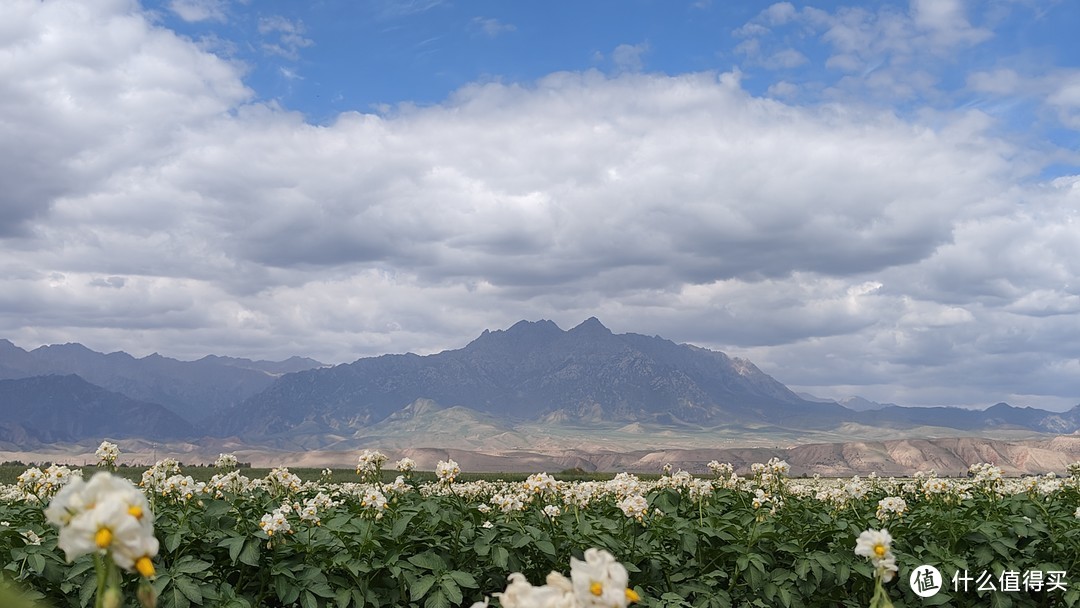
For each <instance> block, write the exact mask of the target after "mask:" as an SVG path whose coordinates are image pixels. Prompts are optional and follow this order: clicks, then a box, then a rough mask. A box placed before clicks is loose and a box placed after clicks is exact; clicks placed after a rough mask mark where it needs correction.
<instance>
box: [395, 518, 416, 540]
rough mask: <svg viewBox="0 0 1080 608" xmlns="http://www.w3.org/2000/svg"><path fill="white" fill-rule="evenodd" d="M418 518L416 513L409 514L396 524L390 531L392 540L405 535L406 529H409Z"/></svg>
mask: <svg viewBox="0 0 1080 608" xmlns="http://www.w3.org/2000/svg"><path fill="white" fill-rule="evenodd" d="M414 517H416V513H409V514H408V515H406V516H404V517H402V518H401V519H399V520H397V521H395V522H394V527H393V528H391V529H390V538H398V537H400V536H401V535H402V534H404V533H405V530H406V528H408V527H409V523H410V522H412V520H413V518H414Z"/></svg>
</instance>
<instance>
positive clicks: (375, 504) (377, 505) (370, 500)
mask: <svg viewBox="0 0 1080 608" xmlns="http://www.w3.org/2000/svg"><path fill="white" fill-rule="evenodd" d="M360 506H361V507H367V508H369V509H374V510H376V511H382V510H383V509H385V508H386V496H384V495H383V493H382V492H380V491H379V490H378V489H377V488H368V489H367V491H366V492H364V496H363V497H362V498H361V499H360Z"/></svg>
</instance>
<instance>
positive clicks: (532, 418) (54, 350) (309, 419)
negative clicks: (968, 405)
mask: <svg viewBox="0 0 1080 608" xmlns="http://www.w3.org/2000/svg"><path fill="white" fill-rule="evenodd" d="M72 374H77V375H78V377H77V378H76V377H75V376H72ZM2 378H8V379H11V380H24V381H26V383H24V384H16V385H10V386H9V388H8V392H6V393H4V392H0V412H5V411H8V410H10V411H11V412H15V413H18V414H19V415H18V416H15V417H11V418H10V419H9V418H7V417H5V418H3V419H0V441H7V442H10V443H14V444H19V443H20V441H22V440H25V441H45V440H44V439H41V438H42V437H69V436H76V435H79V433H84V432H86V433H89V432H90V431H88V430H86V429H91V428H94V429H96V428H99V427H98V426H95V425H97V424H98V421H97V420H89V419H86V417H87V416H91V417H92V416H98V417H103V419H106V420H112V421H115V419H113V418H110V416H112V415H113V414H112V412H113V411H114V410H109V411H105V410H100V408H101V407H104V404H109V405H110V407H114V409H115V407H119V406H124V407H126V408H128V409H126V410H124V411H127V412H132V411H135V410H134V409H131V407H130V406H131V404H132V403H138V404H140V407H141V408H142V410H141V411H144V412H147V414H145V415H142V416H137V415H134V414H133V415H132V416H131V417H130V419H128V420H124V421H122V425H121V426H122V428H123V429H124V431H123V432H125V433H128V434H129V436H133V437H136V436H141V437H146V438H153V437H160V436H164V435H163V433H164V434H167V433H169V432H174V433H175V434H178V435H183V436H187V435H188V434H189V433H190V434H192V435H194V436H201V437H206V436H216V437H233V436H236V437H241V438H243V439H244V440H245V441H247V442H249V443H250V444H252V445H263V446H274V447H277V448H284V449H317V448H325V447H327V446H335V449H355V448H358V447H362V446H365V445H376V444H378V443H379V441H388V442H390V443H393V444H396V445H410V444H414V445H415V443H413V442H415V441H422V442H423V443H424V445H426V446H430V447H438V446H440V445H449V444H458V443H463V444H467V445H470V446H473V447H491V448H495V447H505V448H507V449H510V448H520V447H523V446H524V447H530V446H539V445H544V446H547V447H549V448H551V449H556V448H558V446H559V445H578V444H583V443H594V444H596V445H600V444H603V445H620V446H626V445H627V443H628V442H629V443H630V444H635V443H636V440H634V439H633V438H634V437H638V436H640V437H642V438H643V440H644V439H645V438H646V437H647V438H649V439H650V441H651V440H660V439H661V438H664V437H667V438H669V440H670V441H671V442H675V441H678V440H679V438H680V437H681V438H686V437H690V436H692V437H694V438H695V439H694V443H695V444H700V443H701V442H704V444H706V445H708V444H709V442H710V441H712V439H713V438H716V441H727V442H730V441H739V440H741V439H745V438H747V437H751V436H752V437H754V438H755V441H756V442H760V441H761V440H762V438H763V437H768V438H769V439H768V442H769V443H770V444H771V443H772V442H773V441H774V439H773V438H775V442H776V443H775V445H780V444H783V443H786V442H787V439H786V438H796V437H814V438H815V441H823V442H833V441H837V440H847V438H850V437H851V436H852V435H851V433H852V431H853V430H856V429H857V432H858V433H860V434H861V436H862V437H864V438H879V437H890V438H892V437H907V436H921V435H929V436H936V437H944V436H949V435H947V434H946V433H951V432H952V431H956V432H957V434H959V435H977V434H980V433H987V432H990V431H992V432H993V433H992V434H994V435H995V436H998V437H1031V436H1033V434H1035V433H1049V434H1057V435H1062V434H1072V433H1077V432H1078V431H1080V405H1078V406H1077V407H1074V408H1073V409H1071V410H1069V411H1066V412H1047V411H1045V410H1039V409H1035V408H1030V407H1014V406H1012V405H1009V404H1007V403H998V404H996V405H994V406H992V407H990V408H988V409H986V410H981V411H980V410H971V409H963V408H955V407H902V406H898V405H894V404H890V403H885V404H882V403H876V402H873V401H869V400H866V399H863V398H861V397H852V398H849V399H844V400H842V401H841V402H839V403H838V402H836V401H832V400H822V399H818V398H815V397H813V396H810V395H797V394H795V393H793V392H792V391H791V390H789V389H788V388H787V387H786V386H784V385H783V384H781V383H780V382H778V381H777V380H775V379H774V378H772V377H770V376H769V375H767V374H765V373H764V372H762V371H761V370H760V369H758V368H757V367H756V366H755V365H754V364H753V363H751V362H749V361H747V360H745V359H739V358H736V357H729V356H728V355H726V354H724V353H722V352H718V351H713V350H708V349H705V348H700V347H697V346H693V345H689V344H676V343H674V342H671V341H670V340H666V339H663V338H661V337H659V336H645V335H641V334H634V333H625V334H614V333H612V332H611V331H610V330H609V329H608V328H607V327H604V325H603V324H602V323H601V322H600V321H599V320H597V319H595V318H590V319H588V320H586V321H584V322H583V323H581V324H580V325H578V326H576V327H574V328H572V329H570V330H563V329H561V328H559V327H558V326H557V325H556V324H555V323H553V322H551V321H535V322H530V321H521V322H518V323H516V324H514V325H513V326H512V327H510V328H508V329H505V330H495V331H490V330H485V331H484V332H483V333H482V334H481V335H480V336H478V337H477V338H476V339H475V340H473V341H472V342H470V343H468V344H467V345H465V346H464V347H462V348H460V349H456V350H447V351H444V352H441V353H438V354H433V355H427V356H419V355H415V354H411V353H410V354H403V355H383V356H380V357H367V358H362V359H357V360H356V361H354V362H352V363H349V364H343V365H337V366H332V367H330V366H325V365H322V364H320V363H319V362H318V361H314V360H312V359H303V358H299V357H293V358H291V359H288V360H286V361H281V362H268V361H253V360H250V359H242V358H234V357H220V356H213V355H209V356H206V357H204V358H202V359H199V360H197V361H178V360H175V359H170V358H167V357H162V356H161V355H157V354H154V355H150V356H148V357H143V358H141V359H136V358H134V357H132V356H131V355H128V354H126V353H122V352H117V353H111V354H107V355H106V354H102V353H97V352H94V351H92V350H90V349H88V348H86V347H84V346H82V345H79V344H64V345H58V346H43V347H41V348H37V349H35V350H33V351H29V352H28V351H25V350H23V349H21V348H18V347H17V346H15V345H13V344H12V343H10V342H8V341H6V340H0V379H2ZM57 378H68V379H66V380H62V381H61V380H58V379H57ZM71 378H76V379H75V380H73V379H71ZM35 379H36V380H35ZM31 381H34V382H36V384H35V383H34V382H31ZM65 383H67V384H65ZM63 386H68V388H69V389H71V390H68V392H67V393H65V392H63V389H62V387H63ZM75 387H77V388H78V390H74V388H75ZM34 390H39V391H40V392H42V395H43V396H35V395H32V394H31V393H32V392H33V391H34ZM121 398H123V399H126V400H127V401H123V400H122V399H121ZM80 403H83V404H85V405H87V407H89V409H85V408H83V409H80V408H79V407H78V406H79V404H80ZM27 404H34V408H36V409H33V410H32V411H31V410H27V409H26V408H27V407H29V406H28V405H27ZM94 408H98V409H94ZM160 409H167V410H168V411H171V412H172V414H175V415H176V416H179V417H180V418H183V420H179V418H175V419H173V423H170V425H169V428H165V427H163V426H161V424H162V423H161V420H166V419H167V418H165V417H161V416H159V415H158V414H160V412H159V411H158V410H160ZM54 410H55V411H54ZM152 412H157V413H156V414H154V415H150V413H152ZM13 416H14V414H13ZM46 419H47V420H49V421H51V422H49V423H48V424H45V423H40V424H39V422H40V421H41V420H46ZM178 420H179V422H177V421H178ZM34 421H38V422H34ZM24 423H30V426H26V424H24ZM35 425H36V426H35ZM139 425H142V426H141V427H140V426H139ZM185 425H186V426H185ZM192 425H193V426H194V427H195V428H194V429H191V426H192ZM102 428H105V427H102ZM110 428H111V427H110ZM101 433H102V434H103V435H105V436H117V435H116V433H115V432H114V431H112V430H108V428H105V430H103V431H101ZM605 434H606V435H607V436H606V437H602V436H604V435H605ZM5 437H7V439H4V438H5ZM594 438H596V439H601V438H603V439H604V440H603V441H600V442H593V441H592V439H594ZM561 442H565V443H561Z"/></svg>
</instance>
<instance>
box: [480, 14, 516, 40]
mask: <svg viewBox="0 0 1080 608" xmlns="http://www.w3.org/2000/svg"><path fill="white" fill-rule="evenodd" d="M472 24H473V26H474V27H476V28H479V30H480V31H482V32H483V33H484V34H485V35H487V36H490V37H491V38H495V37H496V36H499V35H502V34H508V33H510V32H514V31H517V26H515V25H514V24H512V23H503V22H502V21H499V20H498V19H492V18H485V17H474V18H473V20H472Z"/></svg>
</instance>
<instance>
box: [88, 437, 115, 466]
mask: <svg viewBox="0 0 1080 608" xmlns="http://www.w3.org/2000/svg"><path fill="white" fill-rule="evenodd" d="M94 455H95V456H97V457H98V466H99V467H111V466H113V465H115V464H116V459H117V458H119V457H120V446H118V445H116V444H115V443H109V442H108V441H102V442H101V445H99V446H98V449H97V451H96V452H94Z"/></svg>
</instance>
